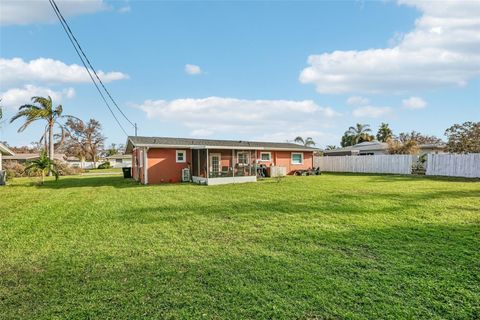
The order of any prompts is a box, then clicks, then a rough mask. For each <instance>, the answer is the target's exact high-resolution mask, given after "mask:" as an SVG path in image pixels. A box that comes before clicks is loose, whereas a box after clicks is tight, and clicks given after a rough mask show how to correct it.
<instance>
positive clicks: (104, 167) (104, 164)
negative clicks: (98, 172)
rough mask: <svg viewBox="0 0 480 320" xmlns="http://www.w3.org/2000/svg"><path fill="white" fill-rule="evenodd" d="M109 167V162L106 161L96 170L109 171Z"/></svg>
mask: <svg viewBox="0 0 480 320" xmlns="http://www.w3.org/2000/svg"><path fill="white" fill-rule="evenodd" d="M111 167H112V166H111V165H110V162H108V161H107V162H104V163H102V164H100V165H98V167H97V169H110V168H111Z"/></svg>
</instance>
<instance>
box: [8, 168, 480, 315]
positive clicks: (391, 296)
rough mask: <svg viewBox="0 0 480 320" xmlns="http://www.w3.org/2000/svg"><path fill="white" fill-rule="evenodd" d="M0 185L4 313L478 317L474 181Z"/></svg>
mask: <svg viewBox="0 0 480 320" xmlns="http://www.w3.org/2000/svg"><path fill="white" fill-rule="evenodd" d="M32 181H34V180H27V179H18V180H15V181H13V182H12V183H11V185H9V186H6V187H0V319H34V318H35V319H60V318H69V319H88V318H90V319H95V318H97V319H127V318H128V319H135V318H136V319H142V318H155V319H159V318H171V319H186V318H195V319H198V318H202V319H248V318H255V319H273V318H275V319H297V318H300V319H304V318H306V319H345V318H349V319H373V318H382V319H402V318H410V319H412V318H424V319H440V318H448V319H474V318H477V319H478V318H479V317H480V250H479V249H480V182H478V181H477V182H472V181H466V180H462V179H453V180H448V179H433V178H425V177H420V178H415V177H404V176H382V175H334V174H324V175H322V176H316V177H289V178H286V179H285V180H283V181H281V182H280V183H277V182H275V181H271V180H266V181H262V182H258V183H252V184H245V185H225V186H211V187H206V186H197V185H189V184H172V185H161V186H141V185H137V184H136V183H135V182H132V181H128V180H127V181H126V180H124V179H123V178H122V177H120V176H108V175H106V176H83V177H61V179H60V180H59V181H58V182H57V183H55V182H53V181H48V182H47V183H46V185H45V186H43V187H39V186H36V185H34V184H33V183H32Z"/></svg>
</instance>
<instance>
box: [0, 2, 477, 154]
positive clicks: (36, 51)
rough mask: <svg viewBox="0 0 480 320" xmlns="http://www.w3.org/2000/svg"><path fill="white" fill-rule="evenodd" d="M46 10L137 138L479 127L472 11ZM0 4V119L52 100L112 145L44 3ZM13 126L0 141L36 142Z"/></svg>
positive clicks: (140, 5)
mask: <svg viewBox="0 0 480 320" xmlns="http://www.w3.org/2000/svg"><path fill="white" fill-rule="evenodd" d="M57 2H58V5H59V7H60V9H61V10H62V12H64V14H65V15H66V18H67V20H68V21H69V23H70V25H71V27H72V29H73V31H74V33H75V34H76V36H77V38H78V39H79V41H80V43H81V44H82V46H83V47H84V49H85V51H86V53H87V55H88V56H89V58H90V59H91V61H92V63H93V65H94V66H95V67H96V69H97V70H102V71H103V72H104V74H103V75H102V78H103V79H104V81H105V82H106V85H107V87H108V88H109V90H110V92H111V93H112V94H113V96H114V97H115V98H116V100H117V102H118V103H119V104H120V106H121V107H122V109H123V110H124V111H125V113H126V114H127V115H128V117H129V118H130V119H131V120H132V121H134V122H136V123H138V126H139V134H140V135H147V136H149V135H154V136H182V137H205V138H207V137H208V138H220V139H221V138H228V139H251V140H254V139H255V140H276V141H285V140H292V139H293V138H294V137H295V136H297V135H301V136H312V137H314V139H315V141H316V142H317V144H318V145H319V146H325V145H328V144H336V145H338V144H339V140H340V137H341V135H342V134H343V132H344V131H345V130H346V129H347V128H348V127H349V126H351V125H354V124H355V123H357V122H359V123H368V124H370V125H371V126H372V128H373V129H374V130H375V131H376V129H377V127H378V125H379V124H380V123H381V122H388V123H389V124H390V126H391V127H392V129H393V130H394V132H396V133H399V132H402V131H411V130H416V131H420V132H422V133H425V134H433V135H437V136H439V137H443V132H444V130H445V129H446V128H447V127H449V126H450V125H452V124H453V123H459V122H464V121H479V120H480V109H479V108H480V106H479V101H480V93H479V92H480V90H479V89H480V79H479V75H480V67H479V66H480V60H479V55H478V52H480V43H479V42H480V41H479V40H478V33H479V32H480V19H479V18H478V17H480V12H479V11H480V4H479V2H478V1H466V2H459V1H456V2H438V1H437V2H418V1H413V0H402V1H400V2H395V1H381V2H363V1H353V2H347V1H344V2H343V1H342V2H334V1H331V2H323V1H308V2H298V1H295V2H293V1H292V2H288V1H281V2H275V1H268V2H244V1H236V2H234V1H229V2H213V1H208V2H202V1H195V2H170V1H169V2H162V1H115V2H111V1H108V2H104V1H100V0H94V1H73V2H72V1H70V2H66V1H57ZM1 6H2V10H0V12H1V13H0V23H1V26H0V28H1V29H0V59H1V60H0V96H2V98H3V101H2V104H3V105H4V117H5V118H7V119H8V118H10V117H11V116H12V115H13V114H14V112H15V110H16V108H17V107H18V106H20V105H21V104H24V103H27V102H28V98H29V97H30V96H31V95H35V94H40V95H44V94H51V95H52V96H53V97H54V98H55V101H56V102H57V103H61V104H63V106H64V110H65V113H67V114H72V115H75V116H78V117H80V118H82V119H84V120H88V119H89V118H95V119H98V120H100V121H101V123H102V124H103V127H104V134H105V135H106V136H107V137H108V143H111V142H115V143H124V142H125V141H126V137H125V135H124V134H123V132H122V131H121V130H120V129H119V128H118V126H117V125H116V123H115V122H114V121H113V118H112V117H111V115H110V114H109V112H108V110H107V109H106V107H105V105H104V104H103V102H102V100H101V98H100V96H99V95H98V93H97V92H96V90H95V88H94V86H93V84H91V82H89V81H88V76H87V75H86V72H85V71H84V70H82V69H81V68H79V67H78V65H80V64H81V62H80V60H79V58H78V57H77V56H76V54H75V52H74V50H73V48H72V46H71V44H70V43H69V42H68V40H67V38H66V35H65V34H64V33H63V30H62V29H61V26H60V24H59V23H57V22H56V21H55V19H54V16H53V13H52V12H51V9H50V7H49V4H48V2H47V1H45V2H41V1H40V2H39V1H34V2H22V1H15V2H13V1H12V2H10V1H2V4H1ZM187 65H190V66H189V67H188V66H187ZM123 123H124V125H125V127H126V129H127V130H128V131H129V133H131V134H133V129H132V128H131V127H129V126H128V124H127V123H126V122H125V121H124V122H123ZM19 125H20V123H13V124H9V123H8V122H3V123H2V125H1V126H2V128H1V129H0V140H6V141H7V142H8V143H9V144H10V145H25V144H29V143H30V142H32V141H36V140H38V137H39V136H40V131H41V130H42V126H41V125H40V124H38V125H34V126H32V127H31V128H29V129H27V130H26V131H24V132H23V133H17V132H16V130H17V128H18V127H19Z"/></svg>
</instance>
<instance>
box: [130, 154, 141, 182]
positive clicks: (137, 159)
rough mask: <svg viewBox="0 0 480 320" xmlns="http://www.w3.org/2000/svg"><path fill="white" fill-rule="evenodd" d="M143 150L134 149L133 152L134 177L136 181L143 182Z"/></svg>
mask: <svg viewBox="0 0 480 320" xmlns="http://www.w3.org/2000/svg"><path fill="white" fill-rule="evenodd" d="M141 156H142V150H140V149H134V150H133V152H132V177H133V179H135V180H136V181H139V182H141V183H143V167H139V164H140V163H141Z"/></svg>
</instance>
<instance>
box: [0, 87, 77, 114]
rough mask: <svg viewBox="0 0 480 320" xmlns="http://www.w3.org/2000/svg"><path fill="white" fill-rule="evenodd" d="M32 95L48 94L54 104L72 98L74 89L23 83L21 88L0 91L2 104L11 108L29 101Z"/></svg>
mask: <svg viewBox="0 0 480 320" xmlns="http://www.w3.org/2000/svg"><path fill="white" fill-rule="evenodd" d="M34 96H44V97H46V96H50V97H52V100H53V102H54V103H55V104H60V103H61V102H62V101H64V100H65V99H71V98H73V97H74V96H75V90H74V89H73V88H67V89H63V90H61V91H55V90H51V89H49V88H44V87H37V86H34V85H25V86H24V87H22V88H12V89H9V90H7V91H5V92H1V93H0V98H1V99H2V102H1V104H2V106H5V107H6V108H10V109H12V110H14V109H17V108H18V107H20V106H21V105H24V104H27V103H31V98H32V97H34Z"/></svg>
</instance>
